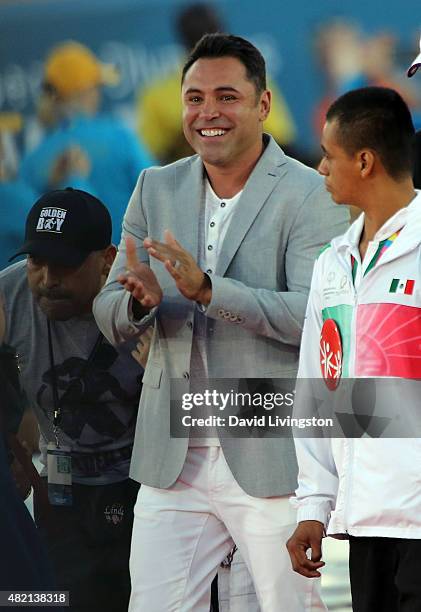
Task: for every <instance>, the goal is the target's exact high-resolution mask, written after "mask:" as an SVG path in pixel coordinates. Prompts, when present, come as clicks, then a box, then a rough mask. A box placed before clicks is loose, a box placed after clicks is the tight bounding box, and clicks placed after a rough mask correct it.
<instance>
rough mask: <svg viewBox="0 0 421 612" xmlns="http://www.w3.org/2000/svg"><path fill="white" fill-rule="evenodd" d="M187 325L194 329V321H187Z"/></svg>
mask: <svg viewBox="0 0 421 612" xmlns="http://www.w3.org/2000/svg"><path fill="white" fill-rule="evenodd" d="M187 327H188V328H189V329H193V323H192V322H191V321H187Z"/></svg>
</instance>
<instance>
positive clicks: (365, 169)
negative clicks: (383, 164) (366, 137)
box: [358, 149, 376, 178]
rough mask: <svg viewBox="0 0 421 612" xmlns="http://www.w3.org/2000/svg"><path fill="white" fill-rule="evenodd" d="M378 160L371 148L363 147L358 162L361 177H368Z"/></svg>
mask: <svg viewBox="0 0 421 612" xmlns="http://www.w3.org/2000/svg"><path fill="white" fill-rule="evenodd" d="M375 162H376V154H375V153H374V152H373V151H372V150H371V149H362V150H361V151H359V152H358V163H359V167H360V175H361V178H367V177H368V176H370V174H372V172H373V169H374V165H375Z"/></svg>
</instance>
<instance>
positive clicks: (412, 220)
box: [332, 191, 421, 263]
mask: <svg viewBox="0 0 421 612" xmlns="http://www.w3.org/2000/svg"><path fill="white" fill-rule="evenodd" d="M363 227H364V213H361V215H360V216H359V217H358V218H357V219H356V220H355V221H354V223H353V224H352V225H351V227H350V228H349V229H348V231H347V232H345V234H343V235H342V236H338V237H337V238H334V239H333V240H332V247H333V248H334V249H335V250H336V251H337V252H338V254H340V255H341V256H346V255H347V254H348V253H352V252H353V251H355V250H356V249H358V245H359V241H360V237H361V233H362V231H363ZM399 230H402V231H401V232H400V234H399V236H398V238H397V239H396V240H395V242H394V243H393V248H390V249H388V250H387V251H386V253H385V254H384V256H383V257H382V259H381V263H386V262H387V261H390V260H392V259H395V258H396V257H399V256H400V255H402V254H404V253H407V252H409V251H411V250H412V249H414V248H415V247H417V246H418V245H419V244H420V243H421V191H417V195H416V196H415V198H414V199H413V200H412V201H411V202H410V203H409V204H408V206H406V207H405V208H401V209H400V210H398V211H397V212H396V213H395V214H394V215H393V216H392V217H390V218H389V219H388V220H387V221H386V222H385V223H384V224H383V225H382V227H381V228H380V229H379V230H378V231H377V232H376V235H375V236H374V239H373V240H374V241H376V242H380V241H382V240H385V239H386V238H389V236H391V235H392V234H393V233H394V232H397V231H399ZM379 263H380V262H379Z"/></svg>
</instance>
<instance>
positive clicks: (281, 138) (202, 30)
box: [137, 2, 295, 163]
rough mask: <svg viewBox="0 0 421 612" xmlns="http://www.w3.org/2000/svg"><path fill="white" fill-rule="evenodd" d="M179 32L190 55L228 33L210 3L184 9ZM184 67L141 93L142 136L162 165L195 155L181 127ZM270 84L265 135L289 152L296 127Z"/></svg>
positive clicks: (278, 93)
mask: <svg viewBox="0 0 421 612" xmlns="http://www.w3.org/2000/svg"><path fill="white" fill-rule="evenodd" d="M175 28H176V32H177V35H178V37H179V39H180V41H181V43H182V45H183V47H184V49H185V53H186V55H187V54H188V53H189V52H190V51H191V49H193V47H194V46H195V44H196V43H197V42H198V41H199V40H200V38H201V37H202V36H203V35H204V34H209V33H215V32H224V31H225V30H226V28H225V26H224V25H223V23H222V20H221V18H220V16H219V13H218V12H217V9H216V7H215V6H214V5H213V4H212V3H207V2H195V3H192V4H189V5H187V6H186V7H183V8H182V9H181V10H180V12H179V13H178V14H177V16H176V19H175ZM182 63H183V62H181V63H180V66H179V68H177V69H176V70H173V71H171V72H170V73H169V74H167V75H166V76H165V77H164V78H162V79H161V78H160V79H157V80H156V81H154V82H152V83H151V84H150V85H146V86H145V87H143V88H141V90H140V92H139V98H138V103H137V117H138V134H139V136H140V138H141V139H142V140H143V141H144V142H145V143H146V145H147V146H148V147H149V149H150V151H151V152H152V154H153V155H155V157H157V159H159V160H160V161H161V162H162V163H170V162H172V161H175V160H177V159H180V158H181V157H185V156H187V155H192V153H193V149H192V148H191V147H190V145H189V144H188V143H187V141H186V139H185V138H184V134H183V130H182V127H181V97H180V78H181V67H182V66H181V64H182ZM269 81H270V82H269V88H270V89H271V90H272V94H273V97H272V110H271V114H270V117H268V118H267V120H266V121H265V132H268V133H269V134H271V135H272V136H273V137H274V138H275V140H276V141H277V142H278V144H280V145H281V146H282V147H284V149H285V148H286V147H288V146H290V145H292V144H293V141H294V139H295V125H294V121H293V118H292V116H291V113H290V111H289V109H288V106H287V104H286V101H285V100H284V98H283V96H282V94H281V92H280V91H279V89H278V88H277V87H276V86H274V83H273V82H272V81H271V79H269Z"/></svg>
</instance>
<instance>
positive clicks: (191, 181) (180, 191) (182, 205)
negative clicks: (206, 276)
mask: <svg viewBox="0 0 421 612" xmlns="http://www.w3.org/2000/svg"><path fill="white" fill-rule="evenodd" d="M203 193H204V192H203V164H202V160H201V159H200V157H194V158H192V159H191V161H190V163H186V164H184V165H183V166H178V167H176V175H175V190H174V204H175V207H176V218H175V219H174V222H175V231H174V233H175V238H176V239H177V240H178V242H179V243H180V244H181V246H182V247H183V248H184V249H186V250H187V251H189V253H191V255H193V257H194V258H196V259H197V256H198V245H199V239H198V237H199V214H200V210H201V207H202V206H203Z"/></svg>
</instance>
